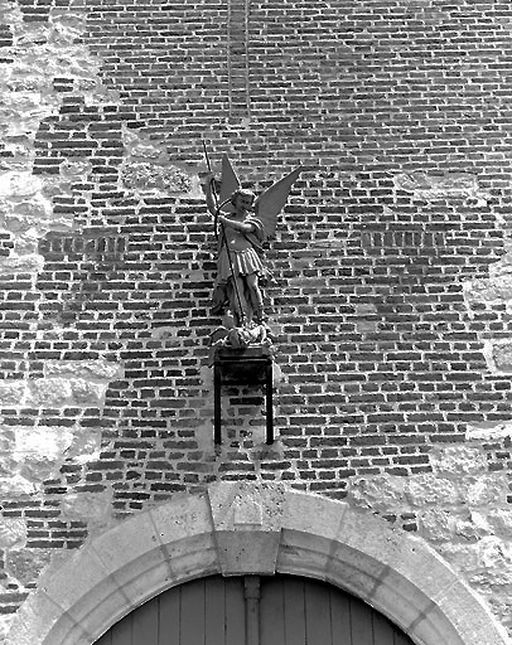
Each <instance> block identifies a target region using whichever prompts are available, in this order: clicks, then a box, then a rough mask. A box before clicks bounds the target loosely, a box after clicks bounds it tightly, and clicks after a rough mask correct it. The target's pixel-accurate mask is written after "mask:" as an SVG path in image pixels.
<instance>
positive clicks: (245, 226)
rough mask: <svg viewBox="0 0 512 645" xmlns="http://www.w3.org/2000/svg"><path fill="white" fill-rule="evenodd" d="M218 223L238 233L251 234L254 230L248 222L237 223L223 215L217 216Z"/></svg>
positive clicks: (252, 225)
mask: <svg viewBox="0 0 512 645" xmlns="http://www.w3.org/2000/svg"><path fill="white" fill-rule="evenodd" d="M219 222H221V223H222V224H224V226H229V227H230V228H233V229H235V230H236V231H240V232H241V233H252V232H253V231H254V229H255V225H254V224H251V223H250V222H247V221H245V222H239V221H237V220H234V219H230V218H229V217H226V216H225V215H219Z"/></svg>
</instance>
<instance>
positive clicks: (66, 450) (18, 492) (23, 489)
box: [0, 426, 100, 499]
mask: <svg viewBox="0 0 512 645" xmlns="http://www.w3.org/2000/svg"><path fill="white" fill-rule="evenodd" d="M2 436H3V439H2V454H1V455H0V473H1V475H0V497H2V498H7V499H12V498H13V497H16V496H23V495H29V494H34V493H39V492H41V491H42V490H43V484H44V482H45V480H48V479H51V478H52V477H54V476H55V475H57V473H58V472H59V470H60V468H61V467H62V466H63V464H64V463H65V462H70V463H73V462H75V463H80V464H83V463H86V462H87V461H91V460H94V459H96V458H97V456H98V451H99V446H100V433H99V432H98V431H97V430H92V431H90V432H89V433H88V436H86V434H85V433H84V432H83V431H82V430H81V431H77V430H72V429H66V428H62V427H54V428H52V427H47V426H41V427H35V428H30V427H18V428H15V427H5V426H4V427H3V428H2Z"/></svg>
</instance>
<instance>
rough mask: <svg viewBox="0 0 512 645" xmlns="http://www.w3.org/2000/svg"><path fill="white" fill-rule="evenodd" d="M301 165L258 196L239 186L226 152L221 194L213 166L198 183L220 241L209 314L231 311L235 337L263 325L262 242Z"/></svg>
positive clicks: (270, 232) (272, 229)
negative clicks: (235, 331) (201, 181)
mask: <svg viewBox="0 0 512 645" xmlns="http://www.w3.org/2000/svg"><path fill="white" fill-rule="evenodd" d="M301 170H302V168H300V167H299V168H296V169H295V170H293V171H292V172H291V173H289V174H288V175H287V176H286V177H284V178H283V179H281V180H280V181H278V182H276V183H274V184H273V185H272V186H270V188H267V189H266V190H265V191H264V192H263V193H262V194H261V195H260V196H259V197H256V195H255V194H254V193H253V192H252V191H250V190H246V189H244V188H242V187H241V184H240V181H239V180H238V177H237V176H236V173H235V171H234V169H233V167H232V165H231V162H230V160H229V158H228V156H227V155H224V157H223V160H222V179H221V182H220V190H219V193H220V194H219V196H217V187H218V184H217V181H216V180H215V177H214V175H213V174H212V173H211V171H210V172H209V173H208V175H207V176H206V178H205V179H206V180H205V181H204V182H203V184H202V185H203V190H204V192H205V196H206V203H207V206H208V209H209V211H210V212H211V214H212V215H213V217H214V227H215V235H216V237H217V243H218V245H217V277H216V281H215V288H214V294H213V309H212V313H213V314H214V315H220V316H223V315H225V314H228V315H229V314H230V315H231V316H232V318H233V319H234V326H235V328H238V329H240V330H244V331H241V332H240V333H239V334H238V337H239V338H252V337H255V338H260V337H261V333H260V332H261V330H260V331H259V332H258V333H256V334H253V333H252V332H251V333H248V329H254V328H255V327H261V326H262V325H265V314H264V308H263V291H262V288H263V287H264V286H265V284H266V282H267V281H268V276H269V272H268V269H267V268H266V267H265V264H264V257H263V256H264V246H263V245H264V243H265V241H266V240H267V239H268V238H269V237H272V236H273V235H274V232H275V228H276V219H277V216H278V214H279V212H280V211H281V210H282V208H283V207H284V205H285V203H286V200H287V198H288V195H289V193H290V190H291V188H292V186H293V183H294V182H295V181H296V179H297V177H298V176H299V173H300V172H301ZM227 337H231V338H234V335H233V333H231V335H229V334H228V336H227ZM254 342H255V343H256V342H257V341H256V340H255V341H254ZM243 344H244V342H242V345H243Z"/></svg>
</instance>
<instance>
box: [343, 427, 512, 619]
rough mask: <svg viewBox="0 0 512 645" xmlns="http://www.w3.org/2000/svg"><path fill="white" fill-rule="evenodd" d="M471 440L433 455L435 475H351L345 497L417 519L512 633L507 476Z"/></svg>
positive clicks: (421, 532) (511, 525) (425, 534)
mask: <svg viewBox="0 0 512 645" xmlns="http://www.w3.org/2000/svg"><path fill="white" fill-rule="evenodd" d="M487 436H489V435H487ZM471 439H472V440H473V441H472V442H471V443H468V444H467V445H466V446H465V447H463V446H457V447H444V448H439V449H437V450H435V451H433V452H432V454H431V458H432V468H433V471H432V473H425V474H420V475H416V476H412V477H408V478H404V477H396V476H392V475H381V476H374V477H371V476H369V477H364V478H353V480H352V481H351V484H350V487H349V492H348V500H349V501H350V502H351V503H353V504H355V505H356V506H358V507H363V508H367V509H371V510H373V511H375V512H377V513H378V514H379V515H383V516H385V517H387V518H389V519H392V520H393V519H394V518H397V520H399V519H400V518H401V517H404V516H409V517H414V518H415V527H414V529H415V530H416V529H417V535H419V536H421V537H422V538H424V539H425V540H426V541H427V542H428V543H429V544H431V545H432V546H433V547H434V548H435V549H436V550H437V551H438V553H439V554H440V555H442V556H443V557H444V558H445V559H446V560H447V561H448V562H449V563H450V564H451V565H452V566H454V567H455V568H456V569H457V570H458V571H459V572H460V573H461V574H462V575H463V577H464V578H465V579H466V580H467V581H468V582H469V584H470V585H471V586H472V588H473V589H475V591H477V592H478V593H480V594H482V596H484V597H487V598H488V600H489V603H490V605H491V607H492V609H493V611H494V612H495V614H496V616H497V617H498V618H499V619H500V620H501V621H502V622H503V624H504V625H505V626H507V627H508V628H509V629H511V628H512V622H511V618H510V617H511V615H512V613H511V608H512V607H511V604H510V603H511V600H510V599H511V597H512V596H511V591H512V546H511V544H512V510H511V509H510V504H509V503H508V502H507V497H508V494H509V483H510V482H509V478H508V476H507V474H505V473H502V472H490V471H489V465H488V457H487V455H486V452H485V450H484V449H482V448H481V446H480V442H478V443H477V442H476V441H475V439H477V435H476V433H473V434H472V435H471ZM395 521H396V520H395Z"/></svg>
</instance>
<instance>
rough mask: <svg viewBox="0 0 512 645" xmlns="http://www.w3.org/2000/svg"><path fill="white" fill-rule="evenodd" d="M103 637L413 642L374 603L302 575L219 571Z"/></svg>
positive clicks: (377, 644) (105, 643)
mask: <svg viewBox="0 0 512 645" xmlns="http://www.w3.org/2000/svg"><path fill="white" fill-rule="evenodd" d="M96 645H413V644H412V641H411V640H410V639H409V638H408V637H407V636H406V635H405V634H403V633H402V632H401V631H400V630H399V629H398V628H397V627H395V626H394V625H393V624H392V623H391V622H389V621H388V620H387V619H386V618H384V617H383V616H382V615H380V614H379V613H377V612H376V611H375V610H374V609H372V608H371V607H370V606H369V605H366V604H365V603H363V602H362V601H360V600H359V599H357V598H354V597H353V596H350V595H349V594H347V593H345V592H343V591H341V590H339V589H337V588H335V587H332V586H330V585H327V584H324V583H320V582H316V581H313V580H309V579H305V578H299V577H294V576H272V577H262V578H259V577H257V576H245V577H233V578H222V577H220V576H214V577H210V578H202V579H201V580H194V581H193V582H189V583H186V584H184V585H181V586H179V587H175V588H173V589H170V590H169V591H167V592H165V593H163V594H161V595H160V596H157V597H156V598H154V599H153V600H151V601H149V602H148V603H146V604H145V605H143V606H142V607H139V608H138V609H136V610H135V611H134V612H132V613H131V614H129V615H128V616H127V617H126V618H124V619H123V620H121V621H120V622H119V623H117V625H114V627H112V628H111V629H110V630H109V631H108V632H107V633H106V634H105V635H104V636H103V637H102V638H100V640H99V641H97V643H96Z"/></svg>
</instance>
